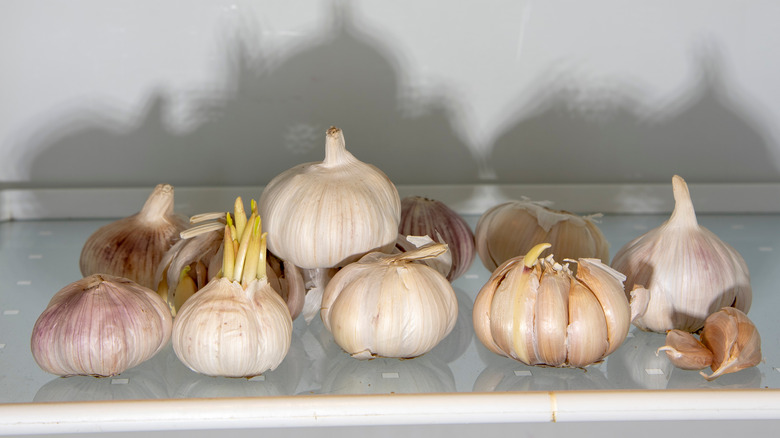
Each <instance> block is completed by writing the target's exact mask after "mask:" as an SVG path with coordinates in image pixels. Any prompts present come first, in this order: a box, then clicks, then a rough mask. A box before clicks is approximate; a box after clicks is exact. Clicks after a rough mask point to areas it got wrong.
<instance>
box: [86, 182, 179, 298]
mask: <svg viewBox="0 0 780 438" xmlns="http://www.w3.org/2000/svg"><path fill="white" fill-rule="evenodd" d="M186 226H187V223H186V221H185V220H184V218H182V217H180V216H179V215H177V214H175V213H174V211H173V187H172V186H170V185H168V184H159V185H158V186H157V187H155V189H154V191H153V192H152V194H151V195H149V198H148V199H147V200H146V203H145V204H144V206H143V208H142V209H141V211H140V212H138V213H136V214H134V215H132V216H129V217H126V218H124V219H120V220H118V221H115V222H112V223H110V224H108V225H104V226H102V227H100V228H99V229H98V230H97V231H95V232H94V233H93V234H92V235H91V236H90V237H89V238H88V239H87V241H86V242H85V243H84V247H83V248H82V250H81V257H80V259H79V267H80V269H81V274H82V275H84V276H88V275H92V274H110V275H115V276H118V277H125V278H129V279H131V280H133V281H135V282H137V283H138V284H140V285H142V286H145V287H148V288H150V289H153V290H157V283H156V282H155V273H156V270H157V266H158V265H159V263H160V260H161V259H162V257H163V255H164V254H165V252H166V251H167V250H168V249H169V248H170V247H171V246H172V245H173V244H174V242H175V241H176V240H178V239H179V232H180V231H182V230H183V229H184V228H185V227H186Z"/></svg>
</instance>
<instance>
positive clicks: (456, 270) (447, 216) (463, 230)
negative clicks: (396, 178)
mask: <svg viewBox="0 0 780 438" xmlns="http://www.w3.org/2000/svg"><path fill="white" fill-rule="evenodd" d="M398 232H399V233H400V234H401V235H404V236H409V235H411V236H426V235H427V236H430V237H431V238H432V239H433V240H435V241H437V242H439V243H446V244H447V247H448V248H449V252H450V254H451V256H452V267H451V268H450V271H449V272H448V273H446V274H445V275H446V277H447V280H450V281H453V280H455V279H457V278H458V277H460V276H461V275H463V274H464V273H465V272H466V271H468V270H469V268H470V267H471V263H472V262H473V261H474V256H475V255H476V253H475V249H474V233H473V232H472V231H471V227H470V226H469V224H468V223H466V221H465V220H463V218H462V217H461V216H460V215H458V213H456V212H455V211H454V210H452V209H451V208H450V207H448V206H447V205H446V204H444V203H443V202H441V201H437V200H435V199H430V198H425V197H422V196H409V197H406V198H404V199H402V200H401V223H400V225H399V226H398Z"/></svg>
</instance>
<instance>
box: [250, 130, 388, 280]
mask: <svg viewBox="0 0 780 438" xmlns="http://www.w3.org/2000/svg"><path fill="white" fill-rule="evenodd" d="M259 209H260V216H261V217H262V218H263V220H264V221H265V223H264V226H265V228H266V229H267V230H268V249H269V250H270V251H271V252H273V253H274V254H276V255H277V256H279V258H281V259H282V260H288V261H290V262H291V263H294V264H295V265H296V266H298V267H300V268H303V269H317V268H331V267H338V266H344V265H346V264H348V263H350V262H352V261H355V260H357V259H358V258H360V257H361V256H362V255H364V254H366V253H368V252H369V251H374V250H389V249H390V248H392V246H393V245H394V244H395V239H396V237H397V235H398V222H399V220H400V215H401V200H400V198H399V196H398V191H397V190H396V188H395V186H394V185H393V183H392V182H391V181H390V179H388V178H387V176H386V175H385V174H384V173H382V171H380V170H379V169H377V168H376V167H374V166H372V165H370V164H366V163H363V162H361V161H359V160H358V159H357V158H355V157H354V156H353V155H352V154H350V153H349V152H348V151H347V149H346V147H345V144H344V135H343V134H342V132H341V130H340V129H338V128H335V127H331V128H330V129H328V131H327V136H326V152H325V160H324V161H322V162H320V163H305V164H301V165H298V166H295V167H293V168H291V169H289V170H287V171H285V172H282V173H281V174H279V175H278V176H276V177H275V178H273V179H272V180H271V182H269V183H268V185H267V186H266V187H265V189H264V190H263V194H262V196H261V198H260V202H259Z"/></svg>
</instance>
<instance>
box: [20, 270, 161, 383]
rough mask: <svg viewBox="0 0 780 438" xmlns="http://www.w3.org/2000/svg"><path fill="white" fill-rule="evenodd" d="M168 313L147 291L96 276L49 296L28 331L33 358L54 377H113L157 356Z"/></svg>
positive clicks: (140, 287) (139, 287)
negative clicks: (30, 333) (31, 328)
mask: <svg viewBox="0 0 780 438" xmlns="http://www.w3.org/2000/svg"><path fill="white" fill-rule="evenodd" d="M171 325H172V321H171V314H170V312H169V311H168V307H167V306H166V305H165V303H164V302H163V301H162V299H161V298H160V297H159V296H158V295H157V294H156V293H155V292H154V291H152V290H151V289H148V288H146V287H143V286H141V285H139V284H137V283H135V282H133V281H130V280H128V279H126V278H120V277H114V276H111V275H106V274H96V275H91V276H89V277H85V278H82V279H81V280H78V281H75V282H73V283H71V284H69V285H67V286H65V287H64V288H63V289H61V290H60V291H59V292H57V293H56V294H55V295H54V297H52V299H51V301H50V302H49V305H48V306H47V307H46V310H44V311H43V313H41V315H40V316H39V317H38V320H37V321H36V322H35V326H34V327H33V331H32V339H31V342H30V345H31V350H32V355H33V358H34V359H35V362H37V363H38V365H39V366H40V367H41V369H43V370H44V371H46V372H48V373H52V374H56V375H59V376H71V375H86V376H101V377H106V376H114V375H117V374H120V373H122V372H123V371H125V370H127V369H129V368H132V367H134V366H136V365H138V364H140V363H141V362H144V361H146V360H147V359H150V358H151V357H152V356H154V355H155V354H157V353H158V352H159V351H160V350H161V349H162V348H163V347H164V346H165V345H167V344H168V340H169V339H170V337H171Z"/></svg>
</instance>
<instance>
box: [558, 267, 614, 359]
mask: <svg viewBox="0 0 780 438" xmlns="http://www.w3.org/2000/svg"><path fill="white" fill-rule="evenodd" d="M566 335H567V338H568V343H567V352H566V355H567V358H568V361H569V364H570V365H571V366H573V367H584V366H587V365H590V364H592V363H595V362H597V361H599V360H601V358H603V357H604V356H606V352H607V348H609V342H608V341H607V336H608V335H607V321H606V317H605V316H604V310H603V309H602V307H601V304H600V303H599V300H598V299H597V298H596V296H595V295H594V294H593V292H591V291H590V289H588V288H587V287H585V286H584V285H583V284H581V283H580V282H578V281H572V282H571V288H570V289H569V325H568V327H567V328H566Z"/></svg>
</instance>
